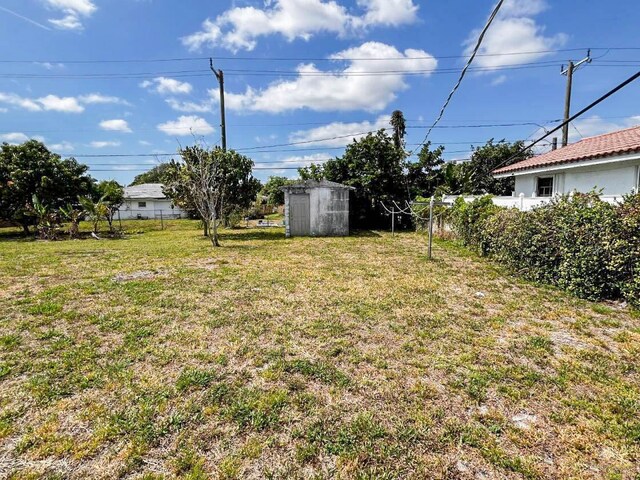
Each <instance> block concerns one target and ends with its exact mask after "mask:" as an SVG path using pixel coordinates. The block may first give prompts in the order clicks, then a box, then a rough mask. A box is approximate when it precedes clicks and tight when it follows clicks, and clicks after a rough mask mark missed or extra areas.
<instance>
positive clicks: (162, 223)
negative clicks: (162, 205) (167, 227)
mask: <svg viewBox="0 0 640 480" xmlns="http://www.w3.org/2000/svg"><path fill="white" fill-rule="evenodd" d="M160 230H164V219H163V218H162V210H160Z"/></svg>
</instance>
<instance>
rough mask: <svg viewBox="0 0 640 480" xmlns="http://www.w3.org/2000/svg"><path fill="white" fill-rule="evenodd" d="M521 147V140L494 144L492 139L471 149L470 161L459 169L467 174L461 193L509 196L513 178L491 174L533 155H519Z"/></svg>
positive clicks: (527, 152)
mask: <svg viewBox="0 0 640 480" xmlns="http://www.w3.org/2000/svg"><path fill="white" fill-rule="evenodd" d="M523 147H524V142H523V141H522V140H519V141H517V142H513V143H510V142H506V141H504V140H501V141H499V142H497V143H494V142H493V139H491V140H489V141H488V142H487V143H486V144H485V145H483V146H482V147H476V148H475V149H473V147H472V149H473V153H472V154H471V159H470V160H469V162H466V163H464V164H461V165H464V166H463V167H461V168H463V169H465V170H466V171H467V172H468V179H467V180H466V185H464V192H461V193H470V194H473V195H484V194H487V193H489V194H493V195H511V192H512V191H513V188H514V180H513V178H500V179H498V178H494V177H493V175H492V174H491V172H493V170H495V169H496V168H498V167H506V166H508V165H512V164H514V163H517V162H520V161H522V160H526V159H527V158H530V157H531V156H532V155H533V153H532V152H531V150H527V151H525V152H523V153H520V151H521V150H522V148H523Z"/></svg>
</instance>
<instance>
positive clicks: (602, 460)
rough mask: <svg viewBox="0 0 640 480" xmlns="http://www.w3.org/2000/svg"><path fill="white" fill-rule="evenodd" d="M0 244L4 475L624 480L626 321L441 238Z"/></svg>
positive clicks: (136, 233)
mask: <svg viewBox="0 0 640 480" xmlns="http://www.w3.org/2000/svg"><path fill="white" fill-rule="evenodd" d="M139 225H140V226H139V227H134V226H130V227H129V231H130V233H129V235H127V236H126V237H125V238H124V239H121V240H103V241H89V240H83V241H75V242H72V241H65V242H33V241H31V242H29V241H21V240H15V239H5V240H2V241H0V287H1V288H2V296H1V298H2V303H3V311H2V314H1V315H0V478H42V477H45V478H87V477H88V478H116V477H120V478H145V479H160V478H190V479H198V478H212V477H213V478H225V479H230V478H256V479H257V478H283V479H284V478H300V479H302V478H363V479H364V478H383V479H384V478H402V479H405V478H416V479H421V478H482V476H483V475H484V477H485V478H610V479H617V478H621V479H623V478H635V477H636V476H638V475H640V470H639V469H638V466H637V465H638V464H639V461H640V458H639V455H640V420H639V418H640V400H638V399H639V398H640V373H639V372H638V365H639V360H640V358H639V357H640V319H639V318H638V316H637V315H635V314H633V313H631V312H629V311H628V310H626V309H624V308H620V306H619V305H608V304H594V303H590V302H585V301H581V300H577V299H575V298H572V297H569V296H567V295H566V294H564V293H562V292H559V291H557V290H554V289H551V288H547V287H540V286H535V285H532V284H530V283H526V282H522V281H519V280H517V279H514V278H512V277H510V276H508V275H507V274H506V273H505V272H504V271H502V270H500V268H499V267H497V266H494V265H492V264H490V263H488V262H485V261H482V260H479V259H477V258H475V257H474V256H473V255H470V254H469V253H468V252H466V251H464V250H463V249H460V248H459V247H457V246H456V245H454V244H453V243H437V244H436V245H435V257H436V260H434V261H431V262H429V261H427V260H426V259H425V239H424V238H423V237H421V236H419V235H415V234H400V235H397V236H396V237H391V236H390V235H389V234H387V233H375V232H372V233H368V234H366V235H355V236H352V237H349V238H318V239H311V238H307V239H304V238H300V239H291V240H285V239H284V236H283V233H282V231H281V229H274V230H238V231H225V232H224V233H223V237H222V243H223V247H222V248H220V249H217V250H212V249H211V247H210V244H209V243H208V241H207V240H206V239H203V238H201V237H200V235H199V233H198V231H197V228H196V225H195V223H193V222H188V221H182V222H173V223H171V224H170V225H169V229H168V230H165V231H159V230H157V229H156V227H155V226H154V225H153V224H151V223H145V222H142V223H140V224H139Z"/></svg>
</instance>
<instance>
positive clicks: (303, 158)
mask: <svg viewBox="0 0 640 480" xmlns="http://www.w3.org/2000/svg"><path fill="white" fill-rule="evenodd" d="M330 158H332V157H331V155H329V154H326V153H312V154H309V155H294V156H290V157H285V158H282V159H279V160H269V161H268V162H260V161H259V160H256V162H255V163H256V167H259V168H269V171H270V172H271V174H273V173H282V174H284V173H285V172H292V171H295V170H291V167H308V166H309V165H310V164H312V163H324V162H325V161H326V160H328V159H330ZM285 168H286V170H285Z"/></svg>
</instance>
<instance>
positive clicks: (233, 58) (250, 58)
mask: <svg viewBox="0 0 640 480" xmlns="http://www.w3.org/2000/svg"><path fill="white" fill-rule="evenodd" d="M587 48H589V47H588V46H585V47H579V48H558V49H547V50H529V51H520V52H500V53H478V54H477V55H476V56H478V57H504V56H518V55H534V54H538V55H542V54H551V53H562V52H575V51H584V50H586V49H587ZM591 50H592V51H599V50H610V51H639V50H640V47H591ZM430 58H435V59H437V60H444V59H456V58H469V55H432V56H431V55H430V56H425V57H384V58H364V57H341V58H328V57H256V56H247V57H238V56H216V57H215V59H216V60H228V61H265V62H267V61H314V62H319V61H326V62H335V61H385V60H416V59H430ZM203 60H209V57H174V58H153V59H92V60H79V59H66V60H65V59H58V60H46V59H37V60H36V59H32V60H9V59H5V60H0V64H2V63H6V64H78V65H82V64H87V65H94V64H101V63H104V64H118V63H123V64H127V63H171V62H192V61H193V62H197V61H203Z"/></svg>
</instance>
